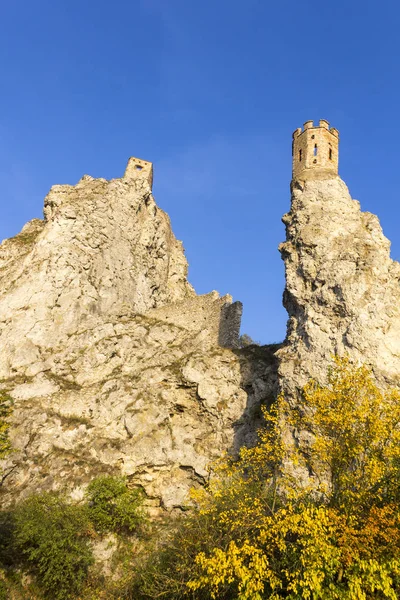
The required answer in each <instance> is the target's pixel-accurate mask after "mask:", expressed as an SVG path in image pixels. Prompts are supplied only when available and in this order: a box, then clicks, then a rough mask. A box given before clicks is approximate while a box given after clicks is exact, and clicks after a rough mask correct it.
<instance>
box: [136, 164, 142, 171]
mask: <svg viewBox="0 0 400 600" xmlns="http://www.w3.org/2000/svg"><path fill="white" fill-rule="evenodd" d="M135 169H136V171H141V170H142V169H143V167H141V166H140V165H135Z"/></svg>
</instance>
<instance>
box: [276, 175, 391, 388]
mask: <svg viewBox="0 0 400 600" xmlns="http://www.w3.org/2000/svg"><path fill="white" fill-rule="evenodd" d="M283 221H284V223H285V225H286V232H287V235H286V242H285V243H283V244H281V246H280V251H281V253H282V257H283V259H284V262H285V270H286V288H285V292H284V305H285V307H286V309H287V311H288V313H289V322H288V331H287V338H286V341H285V344H284V347H283V348H282V349H281V350H280V351H279V352H278V355H279V381H280V387H281V388H282V389H284V390H285V391H286V392H288V393H289V395H292V396H293V397H294V396H295V395H296V393H297V391H298V390H299V388H301V387H302V386H303V385H304V384H305V383H306V381H307V380H308V379H309V378H310V377H315V378H316V379H318V380H319V381H323V380H324V378H325V376H326V370H327V365H328V364H329V362H330V361H331V358H332V355H333V354H339V355H343V354H344V353H348V354H349V355H350V357H352V358H353V359H354V360H355V361H356V362H362V363H365V364H367V365H370V366H371V367H372V368H373V370H374V372H375V375H376V376H377V377H378V379H379V381H381V383H382V384H383V385H385V384H389V383H390V384H394V385H398V384H399V382H400V336H399V332H400V287H399V282H400V264H399V263H398V262H396V261H393V260H391V258H390V243H389V241H388V240H387V239H386V238H385V236H384V235H383V233H382V229H381V227H380V224H379V221H378V218H377V217H376V216H374V215H372V214H370V213H367V212H365V213H364V212H361V210H360V204H359V202H357V201H356V200H353V199H352V198H351V196H350V194H349V191H348V189H347V187H346V185H345V184H344V182H343V181H342V180H341V179H340V178H339V177H338V176H335V175H329V176H327V177H325V178H312V177H308V178H304V180H294V181H293V185H292V204H291V209H290V212H289V213H288V214H286V215H285V216H284V217H283Z"/></svg>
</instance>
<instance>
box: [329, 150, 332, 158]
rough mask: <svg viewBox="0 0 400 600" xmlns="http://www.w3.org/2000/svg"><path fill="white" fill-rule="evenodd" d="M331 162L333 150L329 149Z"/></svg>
mask: <svg viewBox="0 0 400 600" xmlns="http://www.w3.org/2000/svg"><path fill="white" fill-rule="evenodd" d="M329 160H332V148H329Z"/></svg>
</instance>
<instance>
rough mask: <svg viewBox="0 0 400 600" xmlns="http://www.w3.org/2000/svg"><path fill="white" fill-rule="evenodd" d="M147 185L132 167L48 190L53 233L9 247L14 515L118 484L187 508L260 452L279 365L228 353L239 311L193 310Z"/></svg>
mask: <svg viewBox="0 0 400 600" xmlns="http://www.w3.org/2000/svg"><path fill="white" fill-rule="evenodd" d="M151 183H152V165H151V163H148V162H146V161H141V160H138V159H130V161H129V163H128V167H127V170H126V172H125V175H124V177H123V178H122V179H115V180H112V181H106V180H103V179H93V178H92V177H89V176H84V177H83V178H82V179H81V181H80V182H79V183H78V184H77V185H76V186H69V185H63V186H54V187H53V188H52V189H51V191H50V193H49V194H48V196H47V198H46V200H45V210H44V214H45V220H44V221H40V220H34V221H32V222H30V223H28V224H27V225H26V226H25V227H24V228H23V230H22V232H21V233H20V234H19V235H17V236H16V237H15V238H13V239H10V240H6V241H5V242H3V243H2V244H1V246H0V283H1V287H0V290H1V291H0V343H1V352H0V391H2V392H3V393H7V394H9V395H10V396H11V397H12V398H13V400H14V410H13V427H12V430H11V440H12V444H13V447H14V452H13V453H12V454H11V455H10V457H9V458H8V460H7V462H6V463H5V465H4V469H3V474H4V475H3V485H2V493H3V500H4V501H5V502H7V501H10V500H11V499H12V498H16V497H18V496H24V495H26V494H28V493H30V492H32V491H36V490H38V489H48V490H49V489H61V488H65V487H66V488H67V489H68V490H69V492H70V493H71V495H72V496H73V497H75V498H79V497H81V496H82V494H83V492H84V489H85V486H86V485H87V483H88V482H89V481H90V480H91V479H92V478H93V477H95V476H96V475H98V474H101V473H122V474H124V475H126V476H127V477H128V478H129V480H130V481H131V483H132V485H138V486H141V487H143V489H144V490H145V492H146V495H147V498H148V500H147V502H148V504H149V506H152V505H154V506H155V507H156V508H157V507H159V506H162V507H164V508H166V509H172V508H175V507H180V506H182V505H184V504H185V502H187V498H186V497H187V493H188V490H189V488H190V487H191V486H192V485H194V484H196V483H198V482H201V481H204V479H205V478H206V477H207V466H208V464H209V462H210V461H211V460H213V459H214V458H216V457H217V456H219V455H220V454H221V453H222V452H223V451H225V450H227V449H229V448H232V447H234V446H235V445H236V446H237V445H240V444H241V443H243V442H244V441H246V440H249V439H251V438H252V436H254V427H255V423H256V422H257V419H258V418H259V407H260V403H262V402H265V401H266V400H267V398H268V397H269V395H270V394H271V385H274V384H273V382H274V376H275V375H274V374H275V373H276V369H275V368H274V358H273V356H272V350H271V349H268V348H266V349H265V350H260V349H249V350H245V351H238V350H235V347H236V346H237V340H238V334H239V327H240V314H241V305H240V303H235V304H232V299H231V298H230V297H229V296H226V297H224V298H219V295H218V294H217V293H216V292H212V293H211V294H208V295H206V296H197V295H196V294H195V292H194V290H193V288H192V287H191V285H190V284H189V283H188V281H187V279H186V274H187V262H186V259H185V257H184V253H183V248H182V244H181V242H179V241H177V240H176V239H175V237H174V235H173V233H172V231H171V227H170V222H169V218H168V216H167V215H166V214H165V213H164V212H163V211H162V210H160V209H159V208H158V207H157V205H156V203H155V201H154V198H153V196H152V193H151ZM221 346H225V348H223V347H221ZM229 348H231V349H229ZM271 382H272V384H271Z"/></svg>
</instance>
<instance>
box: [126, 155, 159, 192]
mask: <svg viewBox="0 0 400 600" xmlns="http://www.w3.org/2000/svg"><path fill="white" fill-rule="evenodd" d="M124 179H144V180H146V181H147V182H148V183H149V185H150V187H151V188H152V187H153V163H151V162H149V161H147V160H142V159H141V158H135V157H134V156H132V157H131V158H130V159H129V160H128V164H127V165H126V169H125V175H124Z"/></svg>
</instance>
